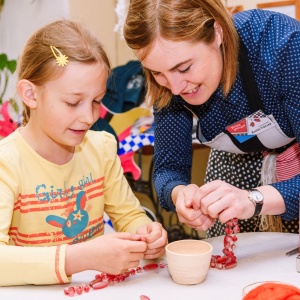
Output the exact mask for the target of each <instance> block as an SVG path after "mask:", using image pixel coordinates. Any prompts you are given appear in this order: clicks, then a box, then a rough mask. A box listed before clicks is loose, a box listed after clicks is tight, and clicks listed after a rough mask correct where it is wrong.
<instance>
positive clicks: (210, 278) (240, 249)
mask: <svg viewBox="0 0 300 300" xmlns="http://www.w3.org/2000/svg"><path fill="white" fill-rule="evenodd" d="M207 241H208V242H210V243H211V244H212V245H213V247H214V250H213V254H221V250H222V248H223V237H217V238H212V239H207ZM298 243H299V237H298V235H297V234H290V233H240V234H238V241H237V249H236V250H235V253H236V256H237V259H238V265H237V267H235V268H234V269H230V270H217V269H210V270H209V273H208V275H207V278H206V280H205V282H203V283H202V284H199V285H193V286H181V285H177V284H175V283H174V282H173V281H172V280H171V278H170V277H169V273H168V270H167V268H165V269H158V270H155V271H148V272H143V273H141V274H137V275H135V276H130V277H129V278H128V279H126V281H124V282H122V283H117V284H115V285H114V286H111V287H107V288H105V289H101V290H94V291H90V292H89V293H86V294H82V295H80V296H75V297H76V299H78V300H79V299H82V300H84V299H89V300H92V299H97V300H140V295H147V296H148V297H149V298H150V299H151V300H163V299H171V300H182V299H184V300H190V299H192V300H193V299H205V300H219V299H222V300H241V299H242V289H243V287H245V286H246V285H248V284H250V283H254V282H258V281H281V282H285V283H290V284H293V285H295V286H298V287H300V273H298V272H297V271H296V255H293V256H290V257H287V256H286V255H285V253H286V252H287V251H289V250H291V249H293V248H295V247H297V246H298ZM145 263H146V262H145ZM145 263H143V264H145ZM94 274H96V272H92V271H87V272H82V273H79V274H77V275H74V276H73V283H72V285H73V286H75V285H76V284H80V283H82V282H86V283H87V282H90V281H91V280H92V279H93V278H94ZM64 287H65V286H64V285H53V286H18V287H1V288H0V300H19V299H20V300H27V299H28V300H33V299H43V300H44V299H46V300H47V299H52V300H60V299H64V300H67V299H69V297H68V296H65V295H64V293H63V290H64Z"/></svg>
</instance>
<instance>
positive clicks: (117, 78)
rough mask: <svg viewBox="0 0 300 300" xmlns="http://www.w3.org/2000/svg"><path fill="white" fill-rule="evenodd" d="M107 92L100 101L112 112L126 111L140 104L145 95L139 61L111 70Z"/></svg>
mask: <svg viewBox="0 0 300 300" xmlns="http://www.w3.org/2000/svg"><path fill="white" fill-rule="evenodd" d="M106 88H107V92H106V94H105V96H104V97H103V99H102V103H103V104H104V106H106V108H108V109H109V110H110V111H111V112H112V113H122V112H126V111H128V110H130V109H132V108H134V107H137V106H139V105H140V103H141V102H142V101H143V100H144V96H145V82H144V74H143V69H142V66H141V63H140V62H139V61H137V60H132V61H129V62H128V63H127V64H125V65H122V66H118V67H116V68H114V69H113V70H112V74H111V75H110V76H109V78H108V80H107V85H106Z"/></svg>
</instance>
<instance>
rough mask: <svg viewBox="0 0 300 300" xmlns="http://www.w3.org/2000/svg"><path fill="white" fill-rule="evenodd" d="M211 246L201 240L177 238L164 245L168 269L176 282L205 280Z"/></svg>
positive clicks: (196, 282)
mask: <svg viewBox="0 0 300 300" xmlns="http://www.w3.org/2000/svg"><path fill="white" fill-rule="evenodd" d="M212 250H213V247H212V246H211V245H210V244H209V243H207V242H204V241H201V240H179V241H175V242H172V243H169V244H168V245H167V246H166V259H167V263H168V270H169V273H170V276H171V277H172V279H173V281H174V282H176V283H178V284H198V283H201V282H203V281H204V280H205V278H206V275H207V273H208V270H209V266H210V260H211V255H212Z"/></svg>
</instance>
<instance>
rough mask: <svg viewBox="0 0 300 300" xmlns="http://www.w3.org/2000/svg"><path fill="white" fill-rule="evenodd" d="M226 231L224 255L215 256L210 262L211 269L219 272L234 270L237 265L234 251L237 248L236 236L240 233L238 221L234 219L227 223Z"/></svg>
mask: <svg viewBox="0 0 300 300" xmlns="http://www.w3.org/2000/svg"><path fill="white" fill-rule="evenodd" d="M224 230H225V237H224V249H223V250H222V252H223V254H224V255H223V256H221V255H213V256H212V258H211V262H210V267H211V268H217V269H219V270H224V269H232V268H234V267H235V266H236V265H237V261H236V256H235V255H234V253H233V251H234V249H235V248H236V246H235V242H236V241H237V239H238V238H237V236H236V234H237V233H239V232H240V227H239V225H238V219H237V218H234V219H231V220H229V221H227V222H226V224H225V229H224Z"/></svg>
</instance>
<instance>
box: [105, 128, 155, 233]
mask: <svg viewBox="0 0 300 300" xmlns="http://www.w3.org/2000/svg"><path fill="white" fill-rule="evenodd" d="M104 134H105V139H104V143H103V144H102V147H103V148H102V150H100V153H102V154H101V155H102V157H103V159H104V160H105V162H104V164H103V165H104V178H105V179H104V189H103V192H104V199H105V207H104V211H105V212H106V213H107V215H108V216H109V217H110V219H111V221H112V223H113V225H114V228H115V230H116V231H119V232H131V233H135V232H136V229H137V228H138V227H140V226H143V225H146V224H148V223H151V222H152V221H151V219H150V218H148V217H147V215H146V214H145V211H144V210H143V209H142V207H141V205H140V202H139V200H138V199H137V198H136V196H135V195H134V193H133V191H132V189H131V187H130V185H129V184H128V182H127V180H126V178H125V176H124V174H123V168H122V166H121V162H120V158H119V156H118V155H117V144H116V140H115V138H114V137H113V136H112V135H110V134H109V133H104Z"/></svg>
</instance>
